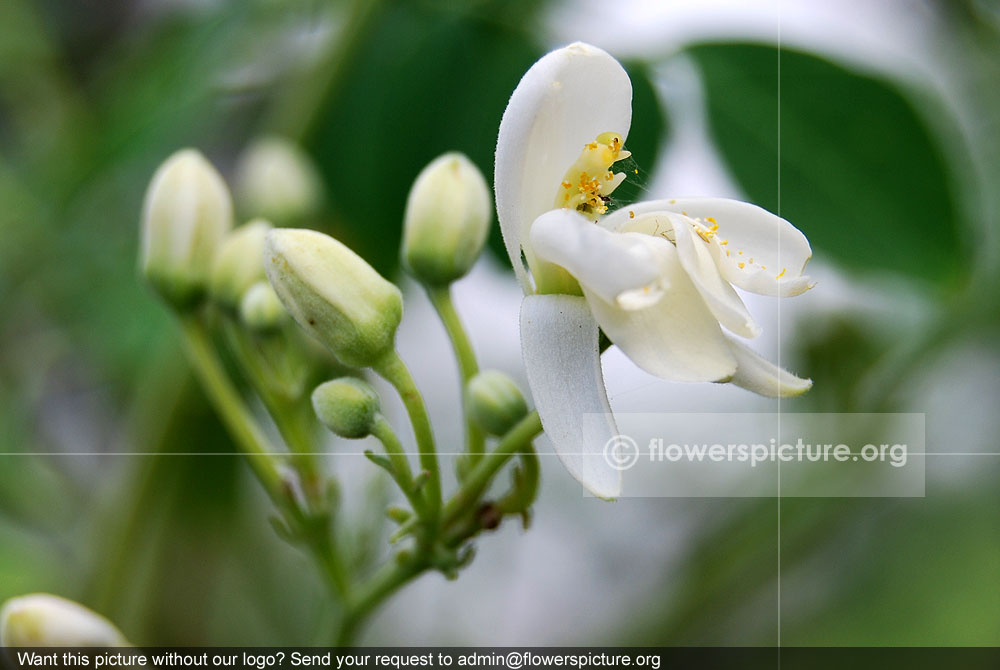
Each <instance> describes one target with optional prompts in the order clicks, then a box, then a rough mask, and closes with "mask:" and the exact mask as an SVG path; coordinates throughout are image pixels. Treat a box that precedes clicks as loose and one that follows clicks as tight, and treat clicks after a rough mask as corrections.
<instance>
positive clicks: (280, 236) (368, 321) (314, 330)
mask: <svg viewBox="0 0 1000 670" xmlns="http://www.w3.org/2000/svg"><path fill="white" fill-rule="evenodd" d="M264 267H265V270H266V271H267V278H268V279H269V280H270V282H271V285H272V286H273V287H274V290H275V292H276V293H277V294H278V297H279V298H281V302H282V303H284V305H285V309H287V310H288V313H289V314H291V315H292V317H293V318H294V319H295V320H296V321H297V322H298V324H299V325H300V326H302V328H303V329H305V331H306V332H308V333H309V334H310V335H312V336H313V337H314V338H315V339H317V340H319V341H320V342H322V343H323V344H325V345H326V346H327V347H328V348H329V349H330V351H332V352H333V354H334V356H336V357H337V358H338V359H339V360H340V362H341V363H343V364H344V365H349V366H352V367H368V366H371V365H373V364H374V363H375V362H376V361H378V360H379V359H380V358H381V357H382V356H384V355H386V354H387V353H389V352H390V351H392V349H393V346H394V343H395V338H396V328H398V327H399V321H400V319H401V318H402V316H403V296H402V294H400V292H399V289H398V288H396V287H395V286H394V285H393V284H391V283H390V282H388V281H386V280H385V279H384V278H383V277H382V276H381V275H380V274H379V273H378V272H376V271H375V270H374V269H373V268H372V267H371V266H370V265H368V263H366V262H365V261H364V259H362V258H361V257H360V256H358V255H357V254H355V253H354V252H353V251H351V250H350V249H348V248H347V247H346V246H344V245H343V244H341V243H340V242H338V241H337V240H335V239H333V238H332V237H330V236H328V235H324V234H322V233H318V232H316V231H314V230H296V229H281V228H278V229H275V230H272V231H271V232H269V233H268V234H267V239H266V241H265V245H264Z"/></svg>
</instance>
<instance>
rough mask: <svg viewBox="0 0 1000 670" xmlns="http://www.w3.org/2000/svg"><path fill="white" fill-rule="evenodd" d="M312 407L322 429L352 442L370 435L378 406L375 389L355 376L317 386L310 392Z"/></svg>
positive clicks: (373, 427)
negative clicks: (321, 424) (325, 428)
mask: <svg viewBox="0 0 1000 670" xmlns="http://www.w3.org/2000/svg"><path fill="white" fill-rule="evenodd" d="M312 404H313V410H314V411H315V412H316V416H317V417H318V418H319V420H320V421H321V422H322V423H323V425H324V426H326V427H327V428H329V429H330V430H331V431H333V432H334V433H335V434H337V435H339V436H340V437H346V438H348V439H352V440H357V439H360V438H362V437H367V436H368V435H370V434H371V433H372V431H373V430H374V429H375V421H376V418H377V417H378V413H379V408H380V406H381V403H380V402H379V397H378V394H377V393H376V392H375V389H373V388H372V387H371V386H370V385H369V384H368V383H367V382H364V381H362V380H360V379H357V378H356V377H341V378H340V379H334V380H333V381H329V382H325V383H323V384H320V385H319V386H317V387H316V390H315V391H313V394H312Z"/></svg>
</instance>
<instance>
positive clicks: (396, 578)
mask: <svg viewBox="0 0 1000 670" xmlns="http://www.w3.org/2000/svg"><path fill="white" fill-rule="evenodd" d="M427 565H428V564H427V562H426V561H425V560H422V559H418V558H416V557H414V558H412V559H410V560H407V561H405V562H399V561H396V560H391V561H390V562H389V563H386V564H385V565H383V566H382V568H381V569H380V570H379V571H378V572H376V573H375V575H374V576H373V577H372V578H371V580H369V581H368V583H366V584H365V585H364V586H363V587H362V588H361V590H360V591H359V592H358V594H357V596H356V598H355V599H354V600H353V601H352V602H351V605H350V606H349V607H347V609H346V611H345V612H344V617H343V619H342V623H341V627H340V630H339V631H338V632H337V640H336V644H337V645H338V646H341V647H346V646H349V645H350V644H351V643H352V642H353V640H354V636H355V634H356V633H357V631H358V629H359V628H360V627H361V624H362V623H363V622H364V621H365V619H367V618H368V616H369V615H371V613H372V612H373V611H374V610H375V608H376V607H378V606H379V605H380V604H381V603H382V602H383V601H385V600H386V599H387V598H388V597H389V596H391V595H392V594H393V593H395V592H396V591H398V590H399V589H400V587H402V586H404V585H405V584H406V583H407V582H409V581H410V580H412V579H414V578H415V577H417V576H418V575H420V573H422V572H423V571H424V570H426V569H427Z"/></svg>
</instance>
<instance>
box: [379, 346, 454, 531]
mask: <svg viewBox="0 0 1000 670" xmlns="http://www.w3.org/2000/svg"><path fill="white" fill-rule="evenodd" d="M372 369H373V370H375V372H377V373H378V374H379V375H381V376H382V377H383V378H385V380H386V381H388V382H389V383H390V384H392V385H393V386H394V387H395V388H396V391H397V392H398V393H399V397H400V398H401V399H402V400H403V405H404V406H405V407H406V411H407V413H408V414H409V415H410V423H412V424H413V433H414V435H415V436H416V438H417V450H418V451H419V452H420V467H421V468H422V469H423V470H424V472H426V473H427V482H426V484H424V490H425V491H426V496H425V498H426V501H427V507H426V515H425V518H426V520H427V523H428V525H429V526H430V528H431V529H432V530H431V532H432V533H433V528H434V527H435V525H436V524H437V520H438V517H439V515H440V513H441V473H440V471H439V470H438V460H437V449H436V447H435V446H434V433H433V431H432V430H431V422H430V418H429V417H428V416H427V408H426V407H425V406H424V399H423V396H421V395H420V391H419V389H417V385H416V383H415V382H414V381H413V377H412V376H411V375H410V371H409V370H408V369H407V367H406V364H405V363H404V362H403V359H401V358H400V357H399V354H398V353H396V351H395V350H393V351H390V352H389V353H387V354H386V355H385V356H384V357H383V358H382V359H381V360H379V361H377V362H376V363H375V364H374V365H373V366H372Z"/></svg>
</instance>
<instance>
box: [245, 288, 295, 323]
mask: <svg viewBox="0 0 1000 670" xmlns="http://www.w3.org/2000/svg"><path fill="white" fill-rule="evenodd" d="M287 316H288V312H286V311H285V306H284V305H282V304H281V299H280V298H278V294H277V293H275V292H274V289H273V288H271V285H270V284H268V283H267V282H266V281H259V282H257V283H256V284H254V285H253V286H251V287H250V288H248V289H247V291H246V293H244V294H243V300H241V301H240V319H242V320H243V323H245V324H246V326H247V328H249V329H250V330H253V331H257V332H261V333H263V332H267V331H271V330H276V329H277V328H278V327H280V326H281V324H282V322H283V321H284V320H285V317H287Z"/></svg>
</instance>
